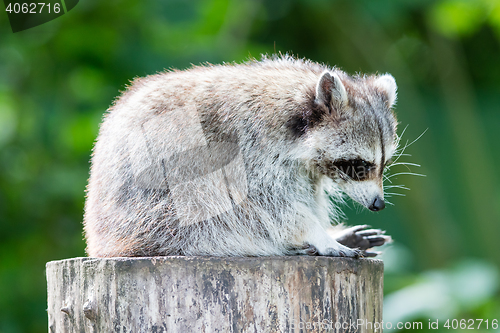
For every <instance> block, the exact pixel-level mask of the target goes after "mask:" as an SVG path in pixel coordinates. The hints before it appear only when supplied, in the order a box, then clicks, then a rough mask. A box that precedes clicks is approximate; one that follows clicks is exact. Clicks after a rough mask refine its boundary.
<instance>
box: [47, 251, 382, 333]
mask: <svg viewBox="0 0 500 333" xmlns="http://www.w3.org/2000/svg"><path fill="white" fill-rule="evenodd" d="M47 281H48V315H49V332H51V333H52V332H134V333H135V332H181V333H189V332H238V333H239V332H266V333H268V332H375V331H376V332H380V331H381V330H380V329H377V328H376V327H377V324H378V323H380V322H381V321H382V289H383V263H382V261H380V260H375V259H349V258H329V257H308V256H294V257H254V258H239V257H238V258H219V257H148V258H106V259H96V258H75V259H67V260H60V261H52V262H49V263H47Z"/></svg>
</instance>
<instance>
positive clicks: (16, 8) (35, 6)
mask: <svg viewBox="0 0 500 333" xmlns="http://www.w3.org/2000/svg"><path fill="white" fill-rule="evenodd" d="M51 5H52V4H50V3H44V2H39V3H34V2H31V3H23V4H20V3H14V4H12V3H9V5H8V6H7V8H5V11H6V12H9V13H12V12H14V13H15V14H19V13H23V14H41V13H42V12H43V11H45V12H47V13H49V14H50V13H56V14H57V13H59V12H60V11H61V4H60V3H55V4H53V6H52V8H51Z"/></svg>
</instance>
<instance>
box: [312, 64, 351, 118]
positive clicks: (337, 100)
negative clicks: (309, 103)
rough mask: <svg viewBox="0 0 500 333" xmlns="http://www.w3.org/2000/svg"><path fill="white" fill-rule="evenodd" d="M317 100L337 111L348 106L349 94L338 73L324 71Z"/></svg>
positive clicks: (317, 91) (318, 85)
mask: <svg viewBox="0 0 500 333" xmlns="http://www.w3.org/2000/svg"><path fill="white" fill-rule="evenodd" d="M316 100H317V101H318V102H319V103H323V104H325V105H326V106H329V107H330V106H333V107H334V108H336V109H340V108H341V107H342V106H344V105H347V92H346V90H345V87H344V84H343V83H342V81H340V78H339V76H338V75H337V74H336V73H332V72H329V71H324V72H323V74H321V77H320V78H319V81H318V84H317V86H316Z"/></svg>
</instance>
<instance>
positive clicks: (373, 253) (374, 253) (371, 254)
mask: <svg viewBox="0 0 500 333" xmlns="http://www.w3.org/2000/svg"><path fill="white" fill-rule="evenodd" d="M381 254H382V252H380V251H363V257H366V258H373V257H376V256H378V255H381Z"/></svg>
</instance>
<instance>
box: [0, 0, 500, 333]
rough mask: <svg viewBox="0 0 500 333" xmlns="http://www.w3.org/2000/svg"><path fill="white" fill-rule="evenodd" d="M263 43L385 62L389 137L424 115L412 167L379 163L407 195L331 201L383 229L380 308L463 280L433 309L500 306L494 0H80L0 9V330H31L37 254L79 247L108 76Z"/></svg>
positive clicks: (499, 87)
mask: <svg viewBox="0 0 500 333" xmlns="http://www.w3.org/2000/svg"><path fill="white" fill-rule="evenodd" d="M275 52H283V53H285V52H291V53H293V54H295V55H297V56H299V57H306V58H310V59H312V60H315V61H319V62H324V63H327V64H329V65H336V66H339V67H340V68H342V69H344V70H346V71H348V72H350V73H354V72H367V73H374V72H379V73H384V72H389V73H392V74H393V75H394V77H395V78H396V81H397V82H398V86H399V95H398V105H397V108H396V111H397V114H398V118H399V121H400V129H401V130H400V132H401V131H402V129H403V128H405V127H407V129H406V131H405V133H404V136H403V142H406V140H408V141H409V142H412V141H413V140H414V139H416V138H417V137H419V135H420V134H421V133H422V132H423V131H425V130H426V129H427V132H426V133H425V134H424V135H423V136H422V137H421V138H420V139H419V140H417V141H416V142H415V143H414V144H412V145H411V146H409V147H408V148H407V149H406V152H407V153H409V154H411V155H412V156H407V157H404V158H403V159H404V160H405V161H408V162H412V163H418V164H421V165H422V167H421V168H414V167H411V171H413V172H418V173H421V174H425V175H426V177H412V176H407V175H400V176H396V177H394V178H393V179H392V180H395V183H398V184H404V185H406V186H408V187H409V188H411V190H410V191H407V193H405V194H406V197H399V196H395V197H393V198H392V199H391V202H392V203H394V204H395V205H394V206H390V207H389V208H388V209H386V210H384V211H382V212H380V213H376V214H375V213H369V212H365V211H361V209H360V208H359V207H357V206H355V205H354V204H352V203H350V204H349V206H350V207H351V208H346V211H347V215H348V217H349V220H348V221H347V223H349V224H359V223H369V224H371V225H372V226H375V227H378V228H383V229H386V230H387V232H388V233H389V234H391V235H393V237H394V238H395V240H396V242H395V244H394V246H393V247H392V248H389V249H388V250H387V253H386V266H387V270H386V290H385V291H386V295H387V297H386V300H387V301H388V302H393V303H394V302H396V303H395V304H396V305H397V306H396V307H394V306H393V304H392V303H390V304H387V306H386V310H387V309H393V308H399V309H401V308H404V307H405V306H409V305H410V303H411V304H412V305H414V304H415V296H411V295H410V296H407V297H406V298H405V297H403V296H404V295H406V294H404V292H408V291H409V290H410V291H411V290H413V289H415V288H416V289H417V290H419V289H418V288H419V286H424V287H425V286H429V285H432V286H434V287H435V290H437V295H439V292H442V291H443V290H445V289H446V288H447V287H448V286H449V285H450V284H449V283H448V282H450V281H455V280H457V281H462V280H463V281H462V282H461V283H462V284H460V283H458V282H457V283H458V284H457V286H459V287H457V289H450V290H448V289H446V290H448V292H449V293H450V294H451V295H455V296H456V294H457V293H459V291H463V290H471V291H470V293H469V294H470V295H472V296H471V297H472V299H473V300H474V301H473V302H472V301H470V299H471V298H467V297H465V298H463V297H462V298H460V297H459V298H456V297H455V298H454V297H451V296H450V295H448V294H446V295H448V296H446V295H445V296H442V297H449V296H450V297H451V298H450V301H449V302H448V303H446V302H445V303H444V305H442V306H441V308H439V309H441V310H443V311H444V312H443V311H442V312H441V314H440V315H441V317H440V318H445V317H443V316H447V315H448V316H455V317H454V318H483V319H490V320H491V319H494V318H497V319H500V301H499V299H500V296H499V293H498V266H499V264H500V255H499V252H500V246H499V237H500V181H499V179H500V175H499V172H498V171H497V170H496V167H495V166H496V165H500V155H499V154H498V152H499V151H500V140H499V139H500V134H499V132H500V1H498V0H477V1H472V0H469V1H468V0H439V1H438V0H436V1H431V0H400V1H393V0H377V1H374V0H357V1H348V0H337V1H327V0H308V1H306V0H282V1H278V0H274V1H258V0H240V1H236V0H233V1H230V0H210V1H208V0H207V1H201V0H199V1H194V0H189V1H185V0H184V1H182V0H169V1H162V2H160V1H139V0H123V1H120V0H109V1H84V0H82V1H80V3H79V4H78V5H77V6H76V7H75V8H74V9H73V10H72V11H70V12H68V13H67V14H66V15H64V16H62V17H60V18H58V19H57V20H54V21H52V22H49V23H46V24H44V25H42V26H39V27H35V28H33V29H30V30H27V31H23V32H20V33H16V34H13V33H12V32H11V30H10V27H9V25H8V20H7V15H6V14H5V13H4V14H0V332H46V331H47V319H46V317H47V315H46V312H45V308H46V290H45V289H46V282H45V275H44V274H45V271H44V270H45V263H46V262H47V261H50V260H57V259H64V258H69V257H77V256H84V255H85V253H84V247H85V244H84V241H83V240H82V239H83V236H82V224H81V221H82V214H83V204H84V189H85V185H86V180H87V177H88V169H89V164H88V161H89V157H90V153H91V148H92V144H93V141H94V139H95V137H96V136H97V133H98V126H99V122H100V120H101V117H102V114H103V112H104V111H105V110H106V108H107V107H108V106H109V105H110V103H111V102H112V100H113V99H114V97H115V96H117V95H118V93H119V90H123V89H124V87H125V86H126V84H127V83H128V82H129V80H130V79H132V78H134V77H136V76H144V75H148V74H153V73H155V72H158V71H162V70H163V69H165V68H179V69H183V68H187V67H189V66H190V64H199V63H202V62H211V63H221V62H233V61H237V62H240V61H244V60H246V59H248V58H249V57H257V58H258V57H259V56H260V54H262V53H267V54H272V53H275ZM405 171H408V170H406V169H405V167H403V166H400V168H399V169H398V170H396V171H395V172H405ZM399 192H401V191H399ZM465 258H467V259H465ZM477 272H479V273H478V274H476V275H474V274H472V273H477ZM464 274H465V275H464ZM467 274H469V275H467ZM470 274H472V275H470ZM464 276H465V278H464ZM443 279H444V281H445V283H443V284H442V285H440V284H439V283H438V282H436V281H443ZM460 279H462V280H460ZM464 279H465V280H464ZM481 279H482V280H481ZM485 281H486V282H485ZM450 283H451V282H450ZM488 283H489V284H488ZM473 285H480V286H485V285H486V286H489V287H488V288H486V289H484V288H483V289H482V290H479V291H478V290H476V289H470V288H472V287H471V286H473ZM460 286H461V287H460ZM412 288H413V289H412ZM431 290H433V289H432V288H431ZM457 290H458V291H457ZM432 294H433V295H436V292H433V293H432ZM394 295H403V296H401V297H400V298H401V299H402V301H401V300H400V301H399V303H398V302H397V300H396V301H394V299H395V298H396V297H395V296H394ZM420 295H421V296H417V299H418V297H424V296H422V295H425V293H424V294H420ZM470 295H469V296H470ZM478 295H479V296H478ZM393 296H394V297H393ZM411 297H414V298H411ZM424 303H425V302H424ZM391 304H392V305H391ZM439 309H438V310H439ZM427 310H428V312H426V311H427ZM427 310H426V309H425V306H424V310H422V309H420V310H418V309H417V310H411V309H410V310H409V314H408V313H407V314H406V315H403V316H402V315H400V314H399V317H398V314H397V313H396V312H395V311H392V310H391V311H392V312H389V313H386V317H390V318H405V319H408V320H422V321H423V323H424V327H426V323H427V321H428V319H429V318H434V317H439V315H438V314H439V311H437V312H436V311H434V310H432V309H430V310H429V309H427ZM387 311H389V310H387ZM412 311H413V312H412ZM446 311H448V312H446ZM443 313H444V314H443ZM452 318H453V317H452ZM491 331H492V329H490V330H488V332H491ZM496 331H497V332H500V330H496Z"/></svg>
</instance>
